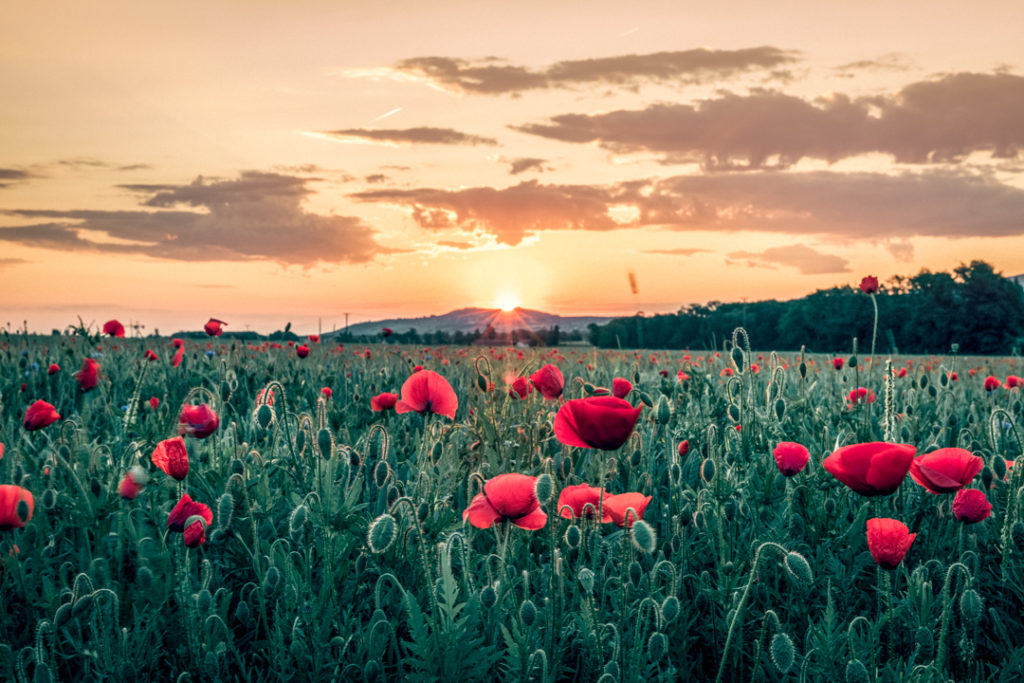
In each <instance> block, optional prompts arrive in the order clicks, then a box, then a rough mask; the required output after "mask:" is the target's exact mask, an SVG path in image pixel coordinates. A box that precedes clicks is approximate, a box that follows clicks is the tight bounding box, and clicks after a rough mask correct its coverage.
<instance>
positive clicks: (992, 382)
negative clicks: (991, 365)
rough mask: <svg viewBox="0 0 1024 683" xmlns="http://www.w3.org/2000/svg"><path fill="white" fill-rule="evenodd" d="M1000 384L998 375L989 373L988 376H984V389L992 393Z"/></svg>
mask: <svg viewBox="0 0 1024 683" xmlns="http://www.w3.org/2000/svg"><path fill="white" fill-rule="evenodd" d="M1000 386H1001V384H1000V383H999V378H998V377H993V376H992V375H989V376H988V377H986V378H985V391H987V392H989V393H992V392H993V391H995V390H996V389H998V388H999V387H1000Z"/></svg>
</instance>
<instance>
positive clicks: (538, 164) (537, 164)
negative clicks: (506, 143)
mask: <svg viewBox="0 0 1024 683" xmlns="http://www.w3.org/2000/svg"><path fill="white" fill-rule="evenodd" d="M506 163H508V164H509V170H508V172H509V173H510V174H511V175H519V174H520V173H524V172H525V171H537V172H538V173H543V172H544V171H547V170H549V169H548V168H547V167H546V166H545V165H544V164H546V163H547V159H537V158H535V157H520V158H519V159H510V160H509V161H507V162H506Z"/></svg>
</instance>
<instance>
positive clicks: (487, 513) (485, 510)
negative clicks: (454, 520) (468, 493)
mask: <svg viewBox="0 0 1024 683" xmlns="http://www.w3.org/2000/svg"><path fill="white" fill-rule="evenodd" d="M467 519H468V520H469V523H470V524H472V525H473V526H475V527H477V528H479V529H487V528H489V527H491V526H492V525H493V524H494V523H495V522H497V521H498V520H499V519H501V515H500V514H499V513H498V511H497V510H495V509H494V508H493V507H492V506H491V504H490V503H489V502H488V501H487V496H485V495H484V494H482V493H478V494H476V495H475V496H473V500H472V501H471V502H470V504H469V507H468V508H466V509H465V510H463V511H462V520H463V521H466V520H467Z"/></svg>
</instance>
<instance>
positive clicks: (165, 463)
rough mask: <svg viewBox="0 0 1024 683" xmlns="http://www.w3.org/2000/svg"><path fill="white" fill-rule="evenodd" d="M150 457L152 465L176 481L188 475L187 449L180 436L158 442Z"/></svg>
mask: <svg viewBox="0 0 1024 683" xmlns="http://www.w3.org/2000/svg"><path fill="white" fill-rule="evenodd" d="M204 405H205V404H204ZM150 457H151V458H152V460H153V464H154V465H156V466H157V467H159V468H160V469H162V470H163V471H164V473H165V474H167V475H169V476H171V477H174V478H175V479H177V480H178V481H181V480H182V479H184V478H185V477H186V476H187V475H188V451H187V450H186V449H185V440H184V439H182V438H181V437H180V436H176V437H174V438H173V439H164V440H163V441H161V442H160V443H158V444H157V445H156V448H154V449H153V455H152V456H150Z"/></svg>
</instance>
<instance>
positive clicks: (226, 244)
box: [0, 171, 391, 266]
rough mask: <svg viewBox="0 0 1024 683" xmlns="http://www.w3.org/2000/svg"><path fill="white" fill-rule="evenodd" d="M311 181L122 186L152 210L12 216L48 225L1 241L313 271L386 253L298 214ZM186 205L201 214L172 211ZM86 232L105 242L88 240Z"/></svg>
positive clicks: (348, 221) (17, 230) (355, 232)
mask: <svg viewBox="0 0 1024 683" xmlns="http://www.w3.org/2000/svg"><path fill="white" fill-rule="evenodd" d="M311 180H312V179H309V178H296V177H294V176H286V175H279V174H276V173H260V172H256V171H245V172H242V173H241V175H240V177H239V178H238V179H236V180H217V181H212V182H208V181H205V180H204V179H203V178H202V177H200V178H198V179H196V180H195V181H194V182H193V183H191V184H189V185H123V186H121V187H124V188H126V189H129V190H132V191H133V192H139V193H142V194H144V195H147V198H146V199H145V200H144V201H143V202H142V205H143V206H147V207H157V208H159V209H162V210H157V211H141V210H140V211H91V210H71V211H53V210H28V209H23V210H13V211H7V212H5V213H7V214H9V215H15V216H19V217H22V218H28V219H36V218H38V219H47V220H46V221H45V222H41V223H38V224H35V225H28V226H19V227H8V228H0V241H7V242H15V243H18V244H22V245H25V246H32V247H42V248H49V249H60V250H65V251H97V252H104V253H113V254H144V255H147V256H152V257H154V258H163V259H173V260H183V261H220V260H225V261H244V260H267V261H275V262H277V263H281V264H296V265H303V266H311V265H313V264H315V263H317V262H327V263H337V262H343V261H344V262H352V263H359V262H365V261H369V260H371V259H373V257H374V256H375V255H376V254H379V253H384V252H387V251H391V250H388V249H386V248H384V247H382V246H381V245H379V244H377V242H376V240H375V239H374V231H373V230H372V229H371V228H369V227H368V226H366V225H365V224H363V223H362V221H360V220H359V219H358V218H353V217H348V216H327V215H321V214H314V213H309V212H307V211H305V210H304V209H303V208H302V204H301V202H302V200H303V199H304V198H305V197H306V196H308V195H309V194H311V192H312V190H311V189H309V188H308V187H307V183H309V182H310V181H311ZM180 206H191V207H196V208H197V209H201V210H200V211H188V210H171V209H170V207H180ZM82 231H91V233H99V234H101V235H102V238H93V237H90V236H89V235H90V233H84V232H82Z"/></svg>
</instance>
